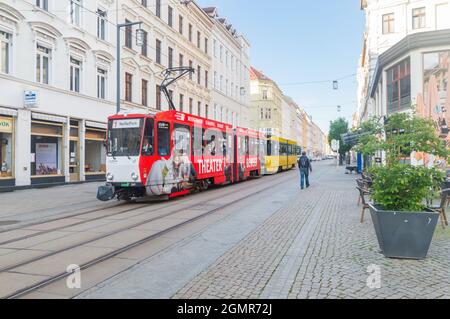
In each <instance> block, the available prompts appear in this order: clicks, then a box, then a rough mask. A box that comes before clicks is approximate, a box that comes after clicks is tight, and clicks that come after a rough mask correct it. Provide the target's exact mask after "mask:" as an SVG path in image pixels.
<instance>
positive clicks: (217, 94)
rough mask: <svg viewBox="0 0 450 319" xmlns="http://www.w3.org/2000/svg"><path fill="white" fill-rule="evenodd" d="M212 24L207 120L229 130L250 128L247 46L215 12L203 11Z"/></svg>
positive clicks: (206, 9) (213, 10)
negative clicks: (229, 127) (211, 120)
mask: <svg viewBox="0 0 450 319" xmlns="http://www.w3.org/2000/svg"><path fill="white" fill-rule="evenodd" d="M204 11H205V12H206V13H207V14H208V15H209V16H210V18H211V21H212V22H213V31H212V35H213V39H212V61H213V62H212V67H213V69H212V71H213V73H212V88H213V90H212V102H213V112H212V114H211V115H212V116H211V119H214V120H217V121H221V122H225V123H228V124H231V125H233V126H235V127H236V126H240V127H249V125H250V71H249V70H250V44H249V42H248V41H247V39H246V38H245V37H244V36H243V35H240V34H238V33H237V31H236V30H235V29H234V28H233V26H232V25H231V24H229V23H228V22H227V20H226V19H225V18H221V17H219V14H218V10H217V8H214V7H210V8H204Z"/></svg>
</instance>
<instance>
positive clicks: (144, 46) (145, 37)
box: [141, 31, 148, 56]
mask: <svg viewBox="0 0 450 319" xmlns="http://www.w3.org/2000/svg"><path fill="white" fill-rule="evenodd" d="M147 41H148V33H147V31H142V46H141V54H142V55H143V56H147V54H148V50H147V43H148V42H147Z"/></svg>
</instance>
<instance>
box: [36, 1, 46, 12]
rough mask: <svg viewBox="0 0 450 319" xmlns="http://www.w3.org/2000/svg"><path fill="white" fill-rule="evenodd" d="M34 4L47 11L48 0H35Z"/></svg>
mask: <svg viewBox="0 0 450 319" xmlns="http://www.w3.org/2000/svg"><path fill="white" fill-rule="evenodd" d="M36 6H37V7H39V8H41V9H42V10H45V11H48V0H36Z"/></svg>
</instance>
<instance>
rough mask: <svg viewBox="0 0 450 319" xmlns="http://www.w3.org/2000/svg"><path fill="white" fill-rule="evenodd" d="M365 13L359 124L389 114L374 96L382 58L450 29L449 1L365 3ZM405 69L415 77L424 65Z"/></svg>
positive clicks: (376, 0) (374, 0)
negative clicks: (413, 39) (420, 37)
mask: <svg viewBox="0 0 450 319" xmlns="http://www.w3.org/2000/svg"><path fill="white" fill-rule="evenodd" d="M361 10H364V12H365V15H366V27H365V32H364V43H363V50H362V54H361V58H360V61H359V67H358V75H357V77H358V93H357V95H358V96H357V99H358V111H357V120H358V123H359V122H361V121H362V120H365V119H367V118H369V117H370V116H372V115H384V114H385V113H386V112H387V110H383V106H382V103H381V101H380V100H378V102H376V101H375V100H374V99H373V98H371V96H370V95H371V92H370V90H371V87H373V85H374V81H375V80H376V79H375V74H376V72H377V70H376V69H377V66H378V65H379V62H380V56H381V55H382V54H383V53H385V52H386V51H388V50H389V49H391V48H392V47H393V46H394V45H396V44H398V43H399V42H400V41H402V40H404V39H406V38H407V37H409V38H411V37H416V38H417V34H422V33H424V34H431V33H433V32H435V31H439V30H446V29H449V28H450V4H449V1H448V0H396V1H392V0H361ZM415 35H416V36H415ZM417 58H418V59H420V57H419V56H417ZM416 62H420V61H416ZM385 67H386V66H385ZM405 67H408V68H409V70H410V71H409V72H410V73H411V75H412V74H413V73H415V74H419V73H422V72H421V69H422V67H421V66H420V65H417V64H416V66H415V67H412V66H411V65H409V66H406V65H405ZM378 68H379V67H378ZM377 103H378V104H377Z"/></svg>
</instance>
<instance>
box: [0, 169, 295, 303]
mask: <svg viewBox="0 0 450 319" xmlns="http://www.w3.org/2000/svg"><path fill="white" fill-rule="evenodd" d="M291 178H292V177H291V176H290V177H289V178H286V176H285V175H280V176H278V177H277V178H275V179H274V180H272V181H271V183H270V184H269V185H267V184H265V185H264V186H263V187H261V186H260V185H256V186H255V188H257V190H256V191H254V192H250V193H248V194H247V193H246V192H245V190H242V189H241V188H239V189H236V190H233V191H232V192H229V193H227V194H221V195H220V196H217V197H215V198H212V199H210V200H217V199H224V198H226V197H229V196H232V195H235V194H236V193H245V194H244V195H243V196H240V197H239V198H237V199H236V198H234V199H233V200H229V201H228V202H226V203H224V204H221V205H219V206H216V207H212V208H211V209H208V210H206V211H205V212H203V213H201V214H199V215H197V216H195V217H192V218H189V219H187V220H184V221H182V222H180V223H177V224H175V225H173V226H170V227H167V228H165V229H163V230H161V231H158V232H156V233H154V234H152V235H150V236H147V237H144V238H142V239H140V240H137V241H134V242H132V243H130V244H128V245H125V246H123V247H120V248H118V249H115V250H113V251H111V252H108V253H106V254H104V255H101V256H99V257H96V258H93V259H92V260H90V261H88V262H85V263H84V264H82V265H80V269H81V270H82V269H86V268H90V267H92V266H94V265H97V264H99V263H101V262H103V261H106V260H108V259H110V258H113V257H115V256H117V255H119V254H121V253H123V252H126V251H128V250H130V249H132V248H134V247H137V246H140V245H142V244H145V243H148V242H151V241H152V240H154V239H156V238H159V237H161V236H164V235H165V234H167V233H170V232H173V231H175V230H177V229H180V228H182V227H183V226H185V225H188V224H191V223H193V222H195V221H198V220H200V219H203V218H205V217H207V216H210V215H212V214H214V213H216V212H218V211H221V210H223V209H225V208H227V207H229V206H231V205H233V204H235V203H236V202H239V201H242V200H245V199H247V198H249V197H253V196H256V195H258V194H261V193H263V192H266V191H269V190H270V189H271V188H272V187H276V186H278V185H280V184H283V183H285V182H286V181H287V180H289V179H291ZM241 185H243V184H241ZM245 186H247V185H244V186H243V187H242V188H244V189H245V188H246V187H245ZM258 186H259V187H258ZM198 205H199V203H194V204H192V205H189V206H187V207H181V208H179V209H176V210H173V211H170V212H168V213H165V214H163V215H160V216H157V217H153V218H149V219H146V220H143V221H139V222H137V223H134V224H132V225H128V226H125V227H123V228H121V229H119V230H115V231H112V232H109V233H106V234H102V235H101V236H98V237H96V238H94V239H90V240H86V241H84V242H81V243H77V244H74V245H71V246H68V247H65V248H63V249H59V250H57V251H53V252H50V253H48V254H44V255H41V256H38V257H35V258H31V259H29V260H27V261H23V262H20V263H17V264H14V265H11V266H8V267H4V268H2V269H0V273H5V272H13V273H14V270H15V269H17V268H19V267H23V266H25V265H30V264H32V263H35V262H38V261H42V260H44V259H46V258H49V257H51V256H55V255H58V254H60V253H63V252H67V251H69V250H72V249H75V248H77V247H80V246H86V245H89V244H91V243H94V242H95V241H98V240H101V239H105V238H108V237H110V236H113V235H117V234H120V233H122V232H124V231H127V230H132V229H133V228H137V227H139V226H142V225H145V224H148V223H151V222H153V221H156V220H162V219H165V218H168V217H172V216H175V215H177V214H179V213H182V212H183V211H186V210H189V209H193V208H195V207H196V206H198ZM161 209H162V208H161ZM19 273H20V272H19ZM69 275H70V273H67V272H61V273H59V274H57V275H54V276H50V277H49V278H47V279H45V280H42V281H40V282H38V283H36V284H33V285H30V286H28V287H25V288H22V289H19V290H17V291H15V292H13V293H11V294H9V295H7V296H5V297H3V298H7V299H15V298H19V297H22V296H25V295H27V294H29V293H31V292H33V291H36V290H38V289H40V288H42V287H45V286H47V285H49V284H52V283H54V282H56V281H58V280H61V279H63V278H65V277H67V276H69Z"/></svg>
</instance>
